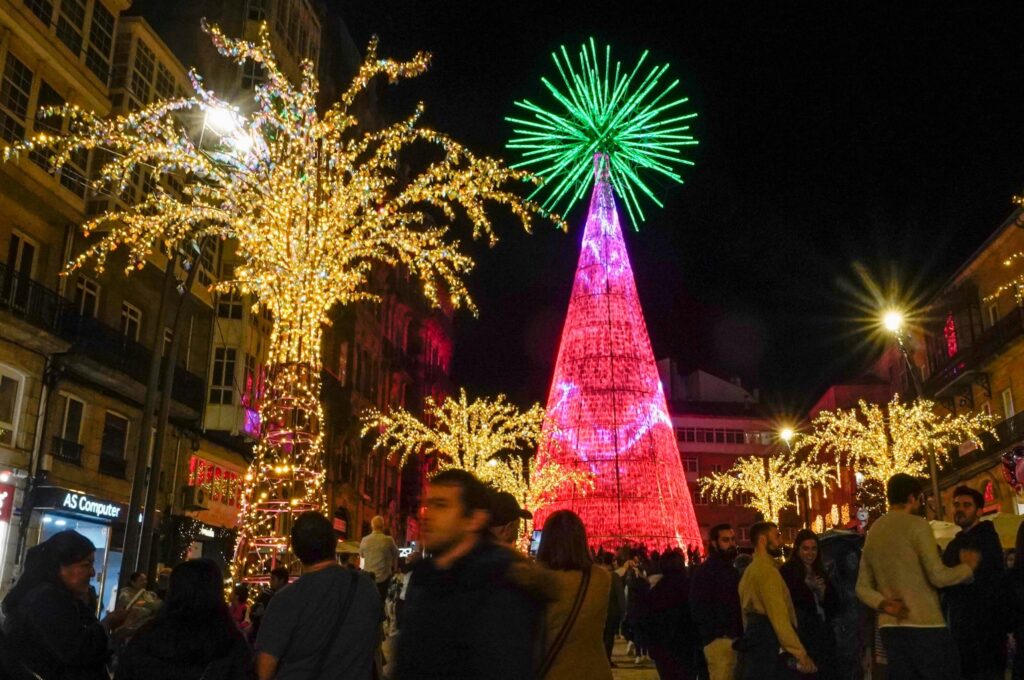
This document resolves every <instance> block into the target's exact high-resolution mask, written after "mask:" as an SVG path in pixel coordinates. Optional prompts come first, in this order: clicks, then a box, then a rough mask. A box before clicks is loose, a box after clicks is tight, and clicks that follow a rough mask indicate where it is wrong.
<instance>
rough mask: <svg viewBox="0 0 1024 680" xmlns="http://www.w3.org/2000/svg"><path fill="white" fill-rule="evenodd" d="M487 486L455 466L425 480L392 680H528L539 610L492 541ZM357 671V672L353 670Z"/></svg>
mask: <svg viewBox="0 0 1024 680" xmlns="http://www.w3.org/2000/svg"><path fill="white" fill-rule="evenodd" d="M489 524H490V498H489V491H488V490H487V487H486V486H484V485H483V484H482V483H481V482H480V481H479V480H478V479H477V478H476V477H474V476H473V475H471V474H470V473H468V472H466V471H464V470H457V469H449V470H444V471H442V472H440V473H438V474H436V475H434V477H433V478H431V480H430V481H429V482H428V483H427V488H426V491H425V493H424V501H423V515H422V517H421V522H420V533H421V536H422V538H423V546H424V548H425V549H426V551H427V552H428V553H429V554H430V558H429V559H425V560H422V561H420V562H419V563H418V564H417V565H416V566H415V567H414V568H413V572H412V575H411V579H410V581H409V588H408V591H407V593H406V607H405V617H404V621H403V623H402V628H401V632H400V633H399V636H398V649H397V658H396V663H395V666H396V668H395V671H394V676H393V677H394V678H397V679H398V680H412V679H414V678H423V679H429V680H439V679H441V678H445V679H446V680H463V679H466V680H468V679H470V678H472V679H474V680H475V679H477V678H489V679H491V680H505V679H507V680H526V679H527V678H533V677H534V675H533V673H534V665H533V664H534V656H533V651H534V650H533V640H534V638H533V633H534V630H535V625H536V623H537V615H538V610H537V608H536V606H535V605H534V603H533V602H532V600H531V599H530V597H529V596H528V595H527V594H526V593H525V592H524V591H523V590H521V589H520V588H519V587H517V586H516V585H515V584H514V583H513V582H512V581H511V580H510V579H509V568H510V566H511V565H512V563H513V561H514V560H517V559H518V558H517V556H516V554H515V553H514V552H513V551H511V550H508V549H507V548H504V547H502V546H499V545H497V544H496V543H494V541H493V540H492V539H491V535H490V532H489V531H488V525H489ZM352 677H357V676H352Z"/></svg>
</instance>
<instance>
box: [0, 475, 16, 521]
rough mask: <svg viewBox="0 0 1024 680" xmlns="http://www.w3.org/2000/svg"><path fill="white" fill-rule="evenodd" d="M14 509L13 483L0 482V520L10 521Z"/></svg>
mask: <svg viewBox="0 0 1024 680" xmlns="http://www.w3.org/2000/svg"><path fill="white" fill-rule="evenodd" d="M13 510H14V485H12V484H0V522H10V521H11V513H12V512H13Z"/></svg>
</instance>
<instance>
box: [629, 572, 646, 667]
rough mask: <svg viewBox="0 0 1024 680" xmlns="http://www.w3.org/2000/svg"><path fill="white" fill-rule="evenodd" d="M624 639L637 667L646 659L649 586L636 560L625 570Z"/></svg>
mask: <svg viewBox="0 0 1024 680" xmlns="http://www.w3.org/2000/svg"><path fill="white" fill-rule="evenodd" d="M625 584H626V625H625V630H626V639H628V640H629V645H627V647H626V650H627V654H630V653H631V654H632V655H633V657H634V658H633V665H635V666H639V665H640V664H642V663H643V662H644V659H646V658H648V649H647V640H648V634H649V631H648V624H649V620H650V594H651V584H650V583H649V582H648V581H647V574H645V573H644V571H643V569H642V567H641V566H640V565H639V563H638V561H637V560H631V561H630V565H629V568H628V569H627V570H626V577H625Z"/></svg>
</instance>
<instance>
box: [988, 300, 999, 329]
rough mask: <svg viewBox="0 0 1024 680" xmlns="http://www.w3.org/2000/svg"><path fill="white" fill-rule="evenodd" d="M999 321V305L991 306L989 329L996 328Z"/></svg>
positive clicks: (989, 307)
mask: <svg viewBox="0 0 1024 680" xmlns="http://www.w3.org/2000/svg"><path fill="white" fill-rule="evenodd" d="M997 321H999V305H997V304H991V305H989V306H988V327H989V328H991V327H992V326H995V325H996V322H997Z"/></svg>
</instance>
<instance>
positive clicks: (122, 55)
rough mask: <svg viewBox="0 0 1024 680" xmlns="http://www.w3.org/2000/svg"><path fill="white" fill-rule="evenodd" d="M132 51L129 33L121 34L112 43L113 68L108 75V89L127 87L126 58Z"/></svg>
mask: <svg viewBox="0 0 1024 680" xmlns="http://www.w3.org/2000/svg"><path fill="white" fill-rule="evenodd" d="M131 51H132V36H131V34H130V33H122V34H121V35H119V36H117V41H116V42H115V43H114V68H113V71H111V75H110V88H111V89H115V88H119V87H126V86H127V85H128V58H129V57H130V56H131Z"/></svg>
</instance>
